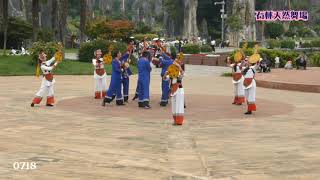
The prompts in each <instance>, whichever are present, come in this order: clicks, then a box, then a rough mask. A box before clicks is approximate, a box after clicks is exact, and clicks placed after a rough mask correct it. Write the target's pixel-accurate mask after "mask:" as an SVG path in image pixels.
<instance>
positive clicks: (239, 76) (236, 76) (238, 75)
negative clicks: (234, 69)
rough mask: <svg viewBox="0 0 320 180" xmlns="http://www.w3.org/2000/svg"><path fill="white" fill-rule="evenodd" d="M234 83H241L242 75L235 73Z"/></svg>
mask: <svg viewBox="0 0 320 180" xmlns="http://www.w3.org/2000/svg"><path fill="white" fill-rule="evenodd" d="M232 77H233V80H234V81H239V80H240V79H241V77H242V74H241V73H233V75H232Z"/></svg>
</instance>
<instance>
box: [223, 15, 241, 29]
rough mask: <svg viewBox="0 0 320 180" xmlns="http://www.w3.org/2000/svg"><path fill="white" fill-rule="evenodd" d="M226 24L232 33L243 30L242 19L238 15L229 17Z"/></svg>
mask: <svg viewBox="0 0 320 180" xmlns="http://www.w3.org/2000/svg"><path fill="white" fill-rule="evenodd" d="M226 24H227V25H228V26H229V28H230V30H231V31H232V32H236V31H239V30H241V29H242V24H241V19H240V17H239V16H237V15H232V16H230V17H228V18H227V21H226Z"/></svg>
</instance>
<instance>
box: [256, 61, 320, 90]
mask: <svg viewBox="0 0 320 180" xmlns="http://www.w3.org/2000/svg"><path fill="white" fill-rule="evenodd" d="M319 76H320V68H318V67H309V68H307V70H296V69H294V70H285V69H274V70H272V71H271V73H257V74H256V79H257V83H258V86H260V87H266V88H273V89H285V90H294V91H302V92H314V93H320V80H319V78H318V77H319Z"/></svg>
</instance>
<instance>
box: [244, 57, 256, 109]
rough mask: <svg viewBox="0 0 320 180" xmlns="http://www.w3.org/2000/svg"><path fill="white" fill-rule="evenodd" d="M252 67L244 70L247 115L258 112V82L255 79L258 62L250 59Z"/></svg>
mask: <svg viewBox="0 0 320 180" xmlns="http://www.w3.org/2000/svg"><path fill="white" fill-rule="evenodd" d="M249 63H250V66H248V67H246V68H245V69H244V70H243V74H244V81H243V85H244V93H245V97H246V99H247V104H248V110H247V112H246V113H245V114H246V115H249V114H252V111H256V110H257V108H256V103H255V102H256V81H255V79H254V76H255V73H256V67H255V64H256V62H255V61H253V60H251V59H249Z"/></svg>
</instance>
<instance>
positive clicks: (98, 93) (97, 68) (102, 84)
mask: <svg viewBox="0 0 320 180" xmlns="http://www.w3.org/2000/svg"><path fill="white" fill-rule="evenodd" d="M94 55H95V56H96V58H95V59H92V64H93V67H94V75H93V77H94V79H95V96H94V98H95V99H101V97H104V96H105V95H106V90H107V85H106V80H107V74H106V71H105V69H104V62H103V58H102V57H101V56H102V52H101V49H98V50H96V51H95V52H94Z"/></svg>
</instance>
